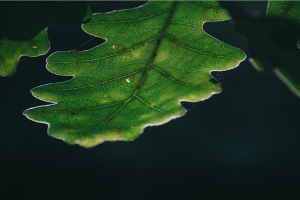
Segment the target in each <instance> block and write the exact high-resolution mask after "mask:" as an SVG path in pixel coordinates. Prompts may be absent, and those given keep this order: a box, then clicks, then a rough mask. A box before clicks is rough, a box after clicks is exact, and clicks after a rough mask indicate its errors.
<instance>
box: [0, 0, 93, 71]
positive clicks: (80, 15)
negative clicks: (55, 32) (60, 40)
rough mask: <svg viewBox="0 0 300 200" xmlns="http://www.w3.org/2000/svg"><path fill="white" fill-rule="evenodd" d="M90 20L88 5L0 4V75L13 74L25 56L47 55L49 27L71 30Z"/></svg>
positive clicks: (50, 3)
mask: <svg viewBox="0 0 300 200" xmlns="http://www.w3.org/2000/svg"><path fill="white" fill-rule="evenodd" d="M90 17H91V11H90V10H89V8H88V7H87V5H86V4H85V3H84V2H0V76H10V75H13V74H14V72H15V70H16V67H17V65H18V61H19V58H20V57H21V56H40V55H43V54H45V53H47V51H48V50H49V48H50V46H49V41H48V38H47V34H46V27H48V26H55V27H61V28H71V27H74V26H78V25H80V24H81V23H82V22H84V21H86V20H88V19H89V18H90Z"/></svg>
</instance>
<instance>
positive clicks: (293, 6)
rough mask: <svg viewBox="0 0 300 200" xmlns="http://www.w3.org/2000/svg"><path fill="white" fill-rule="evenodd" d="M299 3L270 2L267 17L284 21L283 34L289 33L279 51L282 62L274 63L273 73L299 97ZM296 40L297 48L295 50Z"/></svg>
mask: <svg viewBox="0 0 300 200" xmlns="http://www.w3.org/2000/svg"><path fill="white" fill-rule="evenodd" d="M299 11H300V2H299V1H270V2H269V6H268V12H267V16H270V17H279V18H280V19H283V20H290V21H291V22H288V21H285V22H286V23H285V27H286V28H285V30H283V31H284V32H285V33H291V34H290V35H288V36H286V38H284V39H285V40H284V41H285V42H286V44H285V46H283V48H281V49H279V50H280V51H281V53H280V57H282V58H283V59H284V60H283V62H281V63H278V64H277V63H276V66H275V70H274V71H275V73H276V74H277V75H278V77H279V78H281V80H282V81H283V82H284V83H285V84H286V85H287V86H288V87H289V88H290V89H291V90H292V91H293V92H294V93H295V94H296V95H298V96H299V97H300V51H299V49H298V48H299V46H300V40H299V38H300V37H299V36H300V32H299V30H300V15H299ZM297 39H298V48H296V44H297Z"/></svg>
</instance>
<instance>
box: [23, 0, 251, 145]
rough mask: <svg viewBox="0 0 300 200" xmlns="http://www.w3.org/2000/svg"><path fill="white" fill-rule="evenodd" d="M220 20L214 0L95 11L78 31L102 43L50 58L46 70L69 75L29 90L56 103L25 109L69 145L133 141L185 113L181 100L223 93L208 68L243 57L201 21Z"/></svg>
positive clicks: (221, 15)
mask: <svg viewBox="0 0 300 200" xmlns="http://www.w3.org/2000/svg"><path fill="white" fill-rule="evenodd" d="M186 13H188V15H187V14H186ZM226 19H228V15H227V13H226V12H225V11H224V10H222V9H220V7H219V6H218V4H217V3H216V2H150V3H148V4H147V5H145V6H143V7H139V8H137V9H132V10H124V11H120V12H113V13H108V14H97V15H94V16H93V18H92V20H91V21H90V22H89V23H87V24H84V25H83V29H84V30H85V31H86V32H88V33H90V34H92V35H95V36H98V37H100V36H101V37H104V38H106V39H107V41H106V43H105V44H103V45H100V46H98V47H95V48H93V49H91V50H89V51H84V52H59V53H55V54H53V55H52V56H50V57H49V58H48V60H47V63H48V64H47V68H48V69H49V70H50V71H51V72H53V73H55V74H59V75H64V76H74V78H73V79H71V80H69V81H67V82H62V83H55V84H49V85H44V86H40V87H37V88H35V89H33V90H32V93H33V95H34V96H35V97H37V98H39V99H41V100H44V101H47V102H51V103H57V104H55V105H50V106H44V107H39V108H33V109H29V110H26V111H25V112H24V113H25V115H26V116H27V117H28V118H30V119H33V120H36V121H38V122H42V123H49V124H50V126H49V130H48V133H49V134H50V135H52V136H54V137H58V138H61V139H63V140H65V141H66V142H67V143H69V144H75V143H77V144H79V145H81V146H84V147H92V146H95V145H97V144H99V143H101V142H104V141H115V140H123V141H131V140H133V139H135V138H136V137H138V136H139V135H140V133H141V132H142V130H143V129H144V128H145V127H147V126H149V125H158V124H162V123H166V122H167V121H169V120H171V119H173V118H177V117H180V116H182V115H184V113H185V110H184V108H183V107H182V106H180V104H179V102H180V101H189V102H197V101H200V100H204V99H207V98H209V97H210V96H211V95H212V94H214V93H219V92H220V91H221V87H220V84H216V83H215V82H214V81H212V76H211V75H210V72H211V71H212V70H227V69H230V68H233V67H235V66H237V65H238V64H239V63H240V62H241V61H242V60H243V59H244V58H245V55H244V53H243V52H242V51H240V50H238V49H236V48H233V47H231V46H229V45H226V44H224V43H222V42H220V41H218V40H216V39H214V38H212V37H211V36H209V35H208V34H207V33H205V32H204V31H203V28H202V27H203V24H204V22H207V21H220V20H226ZM218 50H219V51H218Z"/></svg>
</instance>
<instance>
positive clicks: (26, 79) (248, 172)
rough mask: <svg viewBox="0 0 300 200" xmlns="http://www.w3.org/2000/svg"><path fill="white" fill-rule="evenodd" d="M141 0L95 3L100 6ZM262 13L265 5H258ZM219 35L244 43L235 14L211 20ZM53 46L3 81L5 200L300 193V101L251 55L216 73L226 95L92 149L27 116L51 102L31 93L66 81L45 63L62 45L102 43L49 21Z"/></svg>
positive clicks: (0, 179) (1, 191)
mask: <svg viewBox="0 0 300 200" xmlns="http://www.w3.org/2000/svg"><path fill="white" fill-rule="evenodd" d="M140 4H141V3H138V2H133V3H132V2H131V3H130V2H92V3H91V6H92V10H93V11H95V12H99V11H102V12H103V11H109V10H114V9H120V8H129V7H134V6H136V5H140ZM249 6H251V7H252V8H255V7H257V8H259V9H260V10H264V9H265V7H266V3H265V2H252V4H250V5H249ZM204 28H205V30H206V31H207V32H209V33H210V34H211V35H213V36H214V37H217V38H218V39H220V40H222V41H224V42H226V43H229V44H231V45H233V46H236V47H239V48H242V49H243V50H244V51H247V50H246V41H245V39H244V37H243V36H241V35H239V34H237V33H236V32H234V30H233V27H232V23H231V22H230V21H226V22H218V23H207V24H205V26H204ZM48 36H49V39H50V42H51V51H50V52H49V53H48V54H47V55H45V56H41V57H38V58H29V57H22V58H21V59H20V64H19V66H18V68H17V71H16V73H15V74H14V75H13V76H12V77H6V78H3V77H1V78H0V85H1V89H0V102H1V104H0V125H1V126H0V184H1V185H0V186H1V187H0V199H17V198H20V199H26V198H28V199H47V198H52V199H68V198H71V199H110V198H111V199H116V198H117V199H134V198H140V199H149V198H151V199H167V198H172V199H176V198H177V199H216V198H218V199H249V198H251V199H279V198H282V199H299V193H298V190H299V186H300V184H299V178H300V176H299V175H300V174H299V167H300V162H299V161H300V157H299V150H300V148H299V142H300V134H299V123H300V113H299V111H300V99H299V98H298V97H296V96H295V95H294V94H292V93H291V92H290V91H289V90H288V89H287V87H286V86H285V85H284V84H283V83H282V82H281V81H280V80H279V79H278V78H277V77H276V76H275V75H274V74H272V73H271V72H267V73H258V72H257V71H255V69H254V68H253V67H252V66H251V65H250V64H249V62H248V61H247V60H245V61H244V62H243V63H242V64H241V65H240V66H239V67H237V68H236V69H233V70H231V71H228V72H222V73H216V74H215V76H216V78H218V79H219V80H220V81H221V82H222V85H223V92H222V93H221V94H217V95H214V96H212V97H211V98H210V99H208V100H206V101H203V102H199V103H194V104H190V103H185V104H184V105H185V106H186V107H187V108H188V110H189V112H187V114H186V116H184V117H182V118H179V119H176V120H172V121H171V122H169V123H167V124H165V125H161V126H158V127H154V128H153V127H151V128H147V129H146V130H145V131H144V133H143V134H142V135H141V136H140V137H139V138H138V139H137V140H135V141H133V142H113V143H110V142H109V143H108V142H107V143H104V144H101V145H99V146H97V147H94V148H91V149H84V148H81V147H78V146H69V145H67V144H66V143H64V142H62V141H60V140H57V139H54V138H52V137H49V136H48V135H47V133H46V130H47V126H46V125H44V124H38V123H34V122H32V121H30V120H28V119H27V118H26V117H24V116H23V115H22V112H23V110H25V109H27V108H29V107H33V106H38V105H41V104H44V103H43V102H40V101H39V100H37V99H35V98H34V97H33V96H32V95H31V94H30V92H29V91H30V89H31V88H33V87H36V86H38V85H41V84H46V83H49V82H57V81H62V80H67V79H68V77H58V76H56V75H53V74H51V73H50V72H48V71H47V70H46V68H45V59H46V58H47V57H48V56H49V55H50V54H51V53H52V52H54V51H58V50H62V51H67V50H70V49H75V50H84V49H89V48H91V47H93V46H95V45H97V44H99V43H100V42H101V40H100V39H94V38H93V37H92V36H89V35H87V34H85V33H84V32H83V31H81V30H80V27H78V28H75V29H69V30H67V29H57V28H53V27H50V28H49V31H48Z"/></svg>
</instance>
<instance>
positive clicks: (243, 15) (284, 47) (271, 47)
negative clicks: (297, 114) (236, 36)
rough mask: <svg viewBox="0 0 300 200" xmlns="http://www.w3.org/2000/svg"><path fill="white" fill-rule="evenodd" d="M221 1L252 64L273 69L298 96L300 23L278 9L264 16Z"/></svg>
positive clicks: (299, 80) (299, 86)
mask: <svg viewBox="0 0 300 200" xmlns="http://www.w3.org/2000/svg"><path fill="white" fill-rule="evenodd" d="M273 3H277V2H273ZM220 5H221V6H223V7H224V8H225V9H226V10H228V12H229V13H230V15H231V16H232V17H233V19H234V23H235V30H236V31H237V32H239V33H241V34H243V35H244V36H245V37H246V38H247V40H248V49H249V56H250V62H251V63H252V65H253V66H254V67H255V68H256V69H257V70H258V71H265V70H268V71H274V72H275V73H276V75H277V76H278V77H279V78H280V79H281V80H282V81H283V82H284V83H285V84H286V85H287V86H288V87H289V89H291V90H292V91H293V92H294V93H295V94H296V95H297V96H300V51H299V48H298V47H297V40H298V38H299V35H300V24H299V23H298V22H297V19H294V20H291V18H288V17H285V16H280V13H278V16H276V15H274V13H272V16H266V17H264V16H252V15H250V14H248V13H247V12H245V11H244V10H243V8H242V7H240V6H239V4H238V3H235V2H227V1H226V2H225V1H221V2H220ZM287 9H288V8H287ZM286 12H287V13H288V12H290V10H286Z"/></svg>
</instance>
